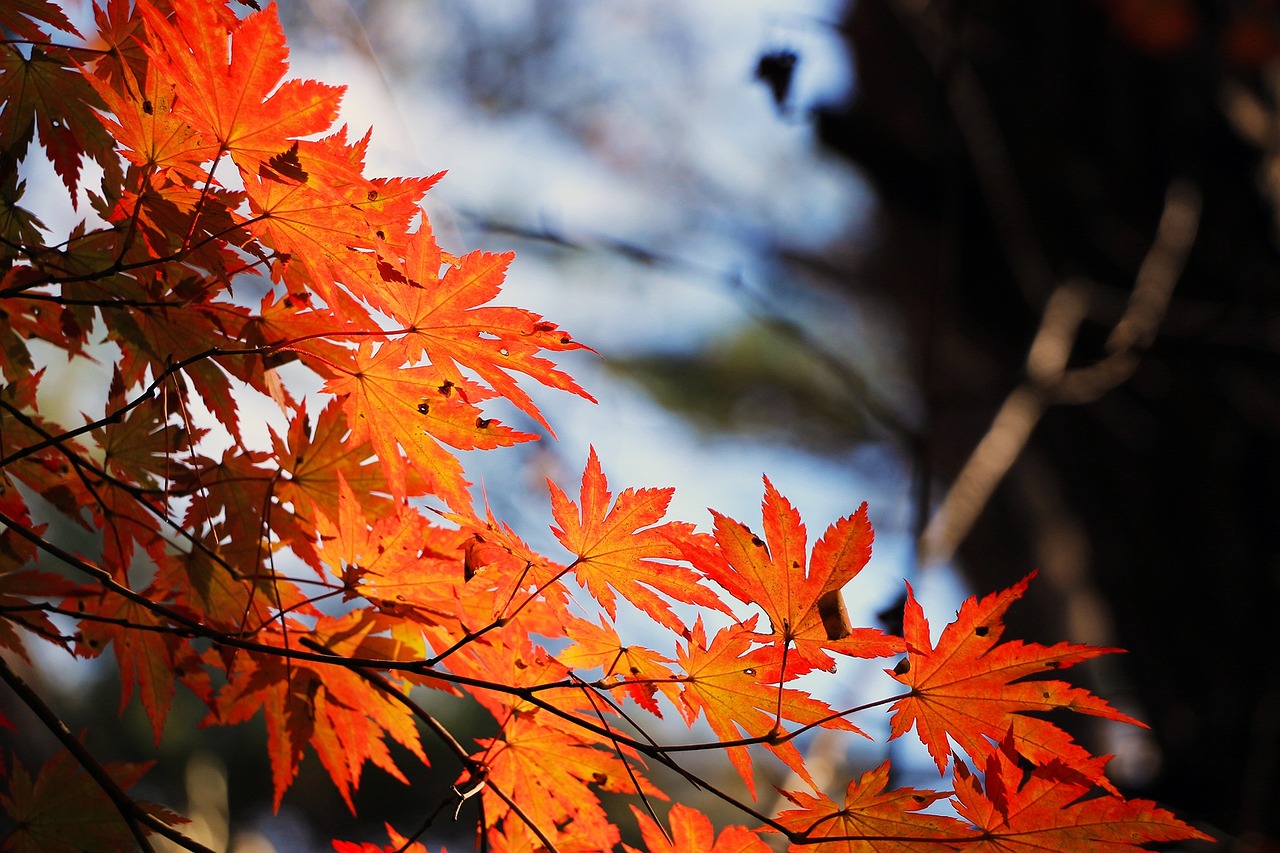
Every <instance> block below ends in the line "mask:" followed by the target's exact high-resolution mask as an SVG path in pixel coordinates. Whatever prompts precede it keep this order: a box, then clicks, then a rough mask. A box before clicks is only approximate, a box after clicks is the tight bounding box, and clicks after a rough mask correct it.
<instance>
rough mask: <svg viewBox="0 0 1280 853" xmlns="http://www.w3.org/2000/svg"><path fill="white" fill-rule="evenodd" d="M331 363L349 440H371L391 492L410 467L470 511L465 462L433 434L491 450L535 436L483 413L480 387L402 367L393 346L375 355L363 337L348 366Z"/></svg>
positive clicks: (398, 492)
mask: <svg viewBox="0 0 1280 853" xmlns="http://www.w3.org/2000/svg"><path fill="white" fill-rule="evenodd" d="M330 367H331V368H333V369H334V371H335V373H336V374H337V375H336V376H335V377H334V378H332V379H330V380H329V381H328V382H327V383H325V386H324V390H325V391H326V392H327V393H330V394H335V395H337V396H339V397H341V398H343V403H342V406H343V410H344V411H345V412H346V413H347V422H348V423H349V424H350V426H351V436H350V438H349V439H348V440H349V441H352V442H361V441H368V442H369V443H370V446H371V447H372V449H373V452H374V454H375V455H376V456H377V457H378V459H379V461H381V462H382V466H383V469H384V470H385V471H386V474H387V481H388V485H389V487H390V489H391V493H392V494H393V495H395V496H404V494H405V483H406V478H407V476H408V469H409V466H410V465H412V466H413V467H414V468H416V469H417V472H418V473H419V474H420V475H421V476H422V478H423V479H424V480H425V482H426V483H427V484H428V486H429V487H430V489H431V491H432V493H433V494H436V495H438V496H440V497H441V498H443V499H444V501H445V502H446V503H447V504H448V505H449V506H450V507H451V508H452V509H455V510H459V511H465V510H468V509H470V507H471V495H470V493H469V492H468V491H467V487H468V485H469V484H468V483H467V481H466V479H465V478H464V477H463V474H462V463H460V462H459V461H458V458H457V457H456V456H454V455H453V454H452V453H450V452H448V451H447V450H445V449H444V448H443V447H441V446H440V445H439V444H438V443H437V442H436V439H437V438H438V439H440V440H441V441H444V442H446V443H448V444H449V445H451V446H453V447H456V448H458V449H459V450H474V449H484V450H489V449H492V448H495V447H504V446H508V445H511V444H516V443H518V442H521V441H530V440H532V439H535V438H537V436H535V435H532V434H529V433H523V432H517V431H516V430H513V429H511V428H510V427H506V426H502V425H501V424H499V423H498V422H497V421H496V420H492V419H490V418H485V417H484V416H483V415H482V414H481V412H480V410H479V409H477V408H476V407H475V406H474V405H472V403H471V401H473V400H483V399H486V398H487V397H488V396H489V395H488V394H487V393H486V392H485V391H484V389H483V388H480V387H479V386H477V385H475V384H474V383H471V384H467V385H463V384H459V383H455V382H451V381H450V380H448V379H446V378H445V377H444V376H442V375H441V374H440V371H439V370H437V369H436V368H435V367H433V366H430V365H425V366H422V367H404V363H403V362H402V361H401V360H400V359H399V358H397V357H395V354H394V353H392V352H390V351H383V350H379V351H378V352H377V353H376V354H375V353H374V350H373V346H372V344H370V343H369V342H368V341H365V342H363V343H362V344H361V345H360V349H359V351H358V352H357V353H355V354H354V358H353V359H352V363H351V364H350V365H346V364H341V365H340V364H336V363H331V364H330ZM433 436H434V437H433ZM401 449H403V451H404V454H403V455H402V454H401Z"/></svg>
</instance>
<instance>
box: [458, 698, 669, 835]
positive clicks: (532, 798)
mask: <svg viewBox="0 0 1280 853" xmlns="http://www.w3.org/2000/svg"><path fill="white" fill-rule="evenodd" d="M543 716H545V715H544V714H541V713H537V714H513V715H512V716H511V717H510V718H509V719H508V720H507V722H506V724H505V725H504V726H503V729H502V736H501V737H499V738H493V739H490V738H484V739H477V741H476V742H477V743H478V744H479V745H480V746H481V747H482V748H483V751H482V752H480V753H477V754H476V755H474V756H472V758H473V759H475V760H477V761H479V762H480V763H482V764H483V765H484V766H485V767H486V768H487V770H488V775H487V779H488V784H487V785H486V786H485V787H484V789H483V790H482V791H481V794H482V796H483V798H484V808H485V814H486V819H487V820H490V821H493V820H496V819H497V818H499V817H501V816H503V815H506V814H507V813H508V812H509V811H510V806H508V805H507V803H506V802H505V801H504V800H503V799H501V798H500V797H498V796H497V794H496V793H495V792H494V791H493V788H494V787H495V786H496V787H497V788H498V789H499V790H501V791H503V792H504V793H506V794H507V795H508V796H509V797H510V798H511V799H512V800H514V801H515V803H516V804H517V805H518V806H520V808H521V810H522V811H523V812H524V814H525V815H526V816H527V817H528V818H529V819H530V820H531V821H532V822H533V823H534V824H535V825H536V826H537V827H538V828H539V829H540V830H542V831H543V832H544V833H548V834H556V833H558V832H564V833H566V834H567V835H571V836H574V837H577V838H581V839H590V840H591V843H592V845H593V846H594V849H598V850H611V849H613V845H614V844H616V843H617V841H618V828H617V827H616V826H615V825H614V824H613V823H612V822H611V821H610V820H609V818H608V816H607V815H606V814H605V811H604V807H603V806H602V805H601V803H600V798H599V797H598V796H597V795H596V793H595V791H596V790H601V791H609V792H612V793H627V794H635V793H637V791H636V785H637V784H638V785H639V787H640V791H642V792H644V793H645V794H646V795H648V796H651V797H657V798H659V799H666V797H665V796H664V795H663V794H662V792H660V791H659V790H657V789H656V788H654V787H653V786H652V785H651V784H649V783H648V781H646V780H645V778H644V777H643V776H641V775H640V772H639V769H638V767H637V766H636V765H638V763H639V762H638V761H637V760H635V759H631V760H630V764H631V765H632V766H631V767H630V768H628V767H627V766H626V764H625V763H624V762H625V761H626V759H624V758H622V757H620V755H619V754H617V753H615V752H614V751H612V749H610V748H607V747H602V746H601V745H600V744H599V743H598V742H597V741H599V740H601V739H600V738H598V737H597V736H595V735H590V734H588V735H586V737H585V738H584V737H578V736H576V735H575V734H573V733H571V732H569V731H566V730H565V729H564V728H563V727H561V726H559V725H555V726H544V725H542V724H541V718H542V717H543Z"/></svg>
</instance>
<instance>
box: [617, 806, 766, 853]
mask: <svg viewBox="0 0 1280 853" xmlns="http://www.w3.org/2000/svg"><path fill="white" fill-rule="evenodd" d="M631 811H632V813H634V814H635V816H636V820H637V821H638V822H639V824H640V836H641V837H642V838H643V839H644V843H645V846H646V847H647V848H648V849H649V853H770V851H771V849H772V848H770V847H769V845H768V844H765V843H764V842H763V841H761V840H760V836H758V835H756V834H755V833H754V832H752V831H751V830H749V829H747V828H746V827H745V826H726V827H725V828H724V830H723V831H722V832H721V833H720V836H719V837H718V838H717V837H716V830H715V827H714V826H712V825H711V820H710V819H709V818H708V817H707V816H706V815H704V814H703V813H702V812H700V811H698V810H696V809H691V808H689V807H688V806H686V805H684V804H683V803H676V804H675V805H674V806H672V807H671V811H670V813H668V815H667V820H669V821H670V822H671V838H670V840H668V838H667V836H666V835H665V834H664V833H663V831H662V828H661V827H660V826H658V824H657V822H656V821H654V819H653V818H651V817H649V815H647V814H645V813H644V812H642V811H640V809H638V808H636V807H635V806H632V807H631ZM622 848H623V849H624V850H626V851H627V853H640V851H639V850H637V849H636V848H634V847H631V846H629V845H626V844H624V845H622Z"/></svg>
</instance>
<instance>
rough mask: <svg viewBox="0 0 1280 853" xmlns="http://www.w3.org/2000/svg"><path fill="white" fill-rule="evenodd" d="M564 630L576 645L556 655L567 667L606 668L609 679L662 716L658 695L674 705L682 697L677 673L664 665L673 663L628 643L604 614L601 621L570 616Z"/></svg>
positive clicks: (642, 705) (638, 701) (606, 676)
mask: <svg viewBox="0 0 1280 853" xmlns="http://www.w3.org/2000/svg"><path fill="white" fill-rule="evenodd" d="M564 633H565V635H566V636H568V637H570V638H571V639H572V640H573V645H571V646H569V647H568V648H567V649H565V650H564V651H562V652H560V653H559V654H557V655H556V659H557V660H559V661H560V663H562V664H564V665H565V666H567V667H577V668H582V669H594V668H595V667H600V668H601V669H603V670H604V678H605V679H617V680H618V681H620V682H622V683H623V684H625V685H626V691H627V695H628V696H630V697H631V698H632V699H633V700H635V702H636V704H638V705H640V707H642V708H644V709H645V710H646V711H648V712H649V713H651V714H653V715H655V716H658V717H661V716H662V712H661V710H660V709H659V708H658V703H657V701H656V696H657V694H658V692H659V691H661V692H662V694H663V695H664V696H666V697H667V698H668V699H670V700H671V701H672V703H673V704H674V703H675V702H676V701H678V700H679V698H680V685H679V683H678V682H677V678H676V674H675V673H674V672H673V671H672V670H671V669H669V668H668V667H666V666H665V665H664V664H668V663H673V661H672V660H671V659H670V658H668V657H663V656H662V655H660V654H658V653H657V652H655V651H653V650H652V649H647V648H645V647H644V646H624V645H623V644H622V640H621V639H620V638H619V637H618V632H617V631H616V630H614V628H613V626H612V625H609V624H607V623H606V622H605V621H604V617H603V616H601V617H600V624H598V625H597V624H595V623H592V622H588V621H586V620H585V619H578V618H576V617H572V616H571V617H569V620H568V621H567V622H565V623H564Z"/></svg>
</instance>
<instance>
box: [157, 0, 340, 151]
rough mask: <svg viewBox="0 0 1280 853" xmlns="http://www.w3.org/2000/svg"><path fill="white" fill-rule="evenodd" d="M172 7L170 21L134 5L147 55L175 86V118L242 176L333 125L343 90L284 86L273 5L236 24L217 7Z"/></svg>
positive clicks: (284, 55) (283, 54) (283, 55)
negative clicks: (226, 155) (208, 141)
mask: <svg viewBox="0 0 1280 853" xmlns="http://www.w3.org/2000/svg"><path fill="white" fill-rule="evenodd" d="M175 6H176V7H177V8H176V9H175V12H174V18H173V20H170V19H168V18H166V17H165V15H163V14H162V13H161V12H160V11H159V10H158V9H157V8H156V7H155V6H154V5H152V3H151V2H150V1H149V0H139V3H138V8H139V9H140V10H141V12H142V15H143V17H144V19H145V20H146V25H147V30H148V32H149V33H150V39H149V40H148V41H147V43H146V45H145V47H146V51H147V55H148V57H149V58H150V59H151V61H152V62H153V63H155V64H156V65H157V67H158V68H159V69H160V70H161V72H162V73H163V75H164V76H165V79H167V80H169V81H170V82H171V83H172V84H173V91H174V95H175V104H176V105H177V109H178V111H179V113H180V115H182V116H183V117H184V118H185V119H186V120H187V121H188V122H189V123H190V124H191V126H192V127H194V128H195V129H196V130H197V131H199V132H200V133H201V134H203V135H205V136H206V137H207V138H209V139H213V140H216V141H217V144H218V145H219V146H220V147H221V148H222V149H223V150H225V151H228V152H230V153H231V156H232V158H233V159H235V161H236V163H237V165H239V166H240V168H241V170H242V172H244V173H246V174H252V173H254V172H256V171H257V165H258V164H259V163H260V162H262V161H264V160H267V159H270V158H271V157H273V156H275V155H277V154H279V153H280V152H282V151H285V150H286V149H288V148H289V146H290V143H291V141H292V140H293V139H296V138H298V137H302V136H307V135H309V134H313V133H319V132H322V131H324V130H326V129H328V127H329V126H330V125H331V124H332V123H333V120H334V119H335V118H336V117H337V115H338V102H339V100H340V99H341V97H342V93H343V89H342V88H341V87H336V86H326V85H324V84H322V83H317V82H315V81H313V80H307V81H303V80H284V75H285V72H286V71H287V70H288V67H289V66H288V62H287V59H288V56H289V51H288V48H287V47H286V46H285V38H284V30H283V29H282V28H281V26H280V19H279V14H278V13H277V11H276V7H275V5H274V4H273V5H271V6H268V7H267V8H266V9H264V10H263V11H261V12H256V13H254V14H252V15H249V16H247V17H245V18H244V19H243V20H240V21H237V20H236V19H235V17H234V16H233V15H231V14H230V13H229V10H227V8H226V7H225V6H222V5H221V4H217V3H181V4H175ZM228 38H230V41H231V48H230V51H228V49H227V40H228ZM282 81H283V82H282Z"/></svg>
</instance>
